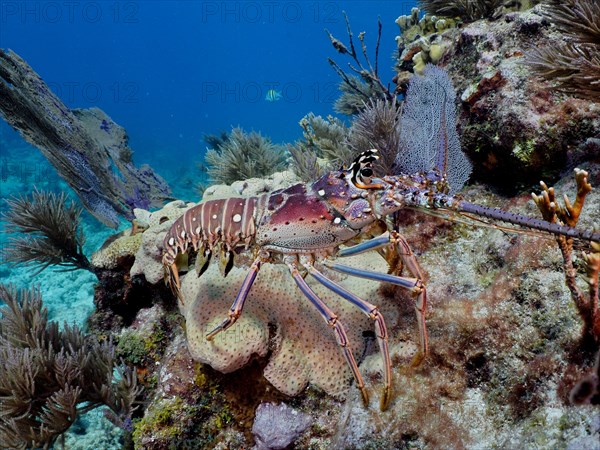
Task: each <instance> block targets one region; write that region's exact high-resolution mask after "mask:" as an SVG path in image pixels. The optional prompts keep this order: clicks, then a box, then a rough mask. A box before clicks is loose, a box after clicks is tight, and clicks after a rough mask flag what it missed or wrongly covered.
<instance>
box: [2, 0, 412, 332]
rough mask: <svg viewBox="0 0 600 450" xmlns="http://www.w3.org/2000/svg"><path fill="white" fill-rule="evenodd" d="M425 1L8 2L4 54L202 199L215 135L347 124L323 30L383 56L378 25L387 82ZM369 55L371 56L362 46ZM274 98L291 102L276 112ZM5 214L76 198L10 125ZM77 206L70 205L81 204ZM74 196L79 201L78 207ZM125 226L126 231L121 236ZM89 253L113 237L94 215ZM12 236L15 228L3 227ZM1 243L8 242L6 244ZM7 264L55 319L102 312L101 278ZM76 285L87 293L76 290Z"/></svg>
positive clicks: (281, 135) (6, 270)
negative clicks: (104, 118) (24, 198)
mask: <svg viewBox="0 0 600 450" xmlns="http://www.w3.org/2000/svg"><path fill="white" fill-rule="evenodd" d="M414 5H415V2H414V1H407V2H402V1H393V2H392V1H367V0H362V1H110V0H109V1H81V2H79V1H78V2H56V1H6V0H3V1H2V2H0V47H1V48H4V49H12V50H13V51H15V52H16V53H18V54H19V55H20V56H21V57H23V58H24V59H25V60H26V61H27V62H28V63H29V64H30V65H31V66H32V67H33V68H34V70H36V71H37V72H38V73H39V74H40V75H41V77H42V78H43V79H44V80H45V81H46V83H47V84H48V85H49V86H50V87H51V89H52V90H53V91H54V93H56V94H57V95H58V96H59V97H60V98H61V100H62V101H63V102H64V103H65V104H66V105H67V106H69V107H70V108H89V107H93V106H97V107H99V108H101V109H103V110H104V111H105V112H106V113H107V114H108V115H110V116H111V117H112V118H113V120H115V121H116V122H117V123H118V124H120V125H122V126H124V127H125V128H126V130H127V131H128V134H129V138H130V146H131V147H132V149H133V150H134V162H135V163H136V164H137V165H138V166H139V165H141V164H142V163H148V164H150V165H151V166H152V167H153V168H154V169H155V170H156V171H157V172H158V173H159V174H161V175H162V176H163V177H164V178H165V179H166V180H167V181H168V182H169V184H170V185H171V187H172V189H173V191H174V194H175V196H179V197H184V198H187V199H189V200H194V199H196V198H197V193H196V192H195V185H196V183H197V182H198V181H202V177H203V174H202V173H201V172H200V171H199V170H198V169H197V167H196V163H198V162H201V161H202V160H203V155H204V153H205V150H206V149H205V143H204V141H203V136H204V135H206V134H211V133H220V132H221V131H230V130H231V128H232V127H234V126H241V127H243V128H244V129H246V130H255V131H259V132H261V133H262V134H263V135H266V136H270V137H271V138H272V139H273V141H274V142H278V143H285V142H293V141H294V140H295V139H297V138H299V137H300V136H301V129H300V127H299V126H298V121H299V120H300V119H301V118H302V117H303V116H304V115H306V114H307V113H309V112H313V113H315V114H320V115H328V114H335V113H334V110H333V102H334V101H335V99H336V98H337V97H338V95H339V93H338V88H337V86H338V83H339V77H338V76H337V75H336V74H335V72H334V71H333V69H332V68H331V67H330V65H329V64H328V62H327V58H328V57H332V58H334V59H335V60H336V61H337V62H338V63H339V64H340V65H341V66H342V67H346V64H347V63H348V62H350V59H349V58H345V57H343V56H342V55H339V54H337V52H335V50H334V49H333V48H332V46H331V43H330V41H329V38H328V37H327V34H326V32H325V29H328V30H329V31H330V32H331V33H332V34H333V35H334V36H336V37H337V38H339V39H340V40H342V41H343V42H346V43H347V32H346V22H345V19H344V15H343V12H344V11H345V12H346V13H347V15H348V17H349V20H350V23H351V27H352V31H353V33H354V36H355V41H356V44H357V45H358V40H357V39H356V36H357V35H358V33H359V32H361V31H365V32H366V43H367V46H368V50H369V54H370V56H371V58H373V56H374V50H375V43H376V40H377V19H378V17H379V18H381V21H382V24H383V28H382V36H381V45H380V49H379V72H380V76H381V79H382V80H390V81H391V78H392V76H393V71H392V55H393V53H394V51H395V39H394V38H395V36H396V35H397V34H398V33H399V29H398V27H397V25H396V24H395V23H394V20H395V19H396V18H397V17H398V16H399V15H402V14H409V13H410V9H411V8H412V7H413V6H414ZM357 50H359V51H360V49H359V48H357ZM269 90H274V91H277V92H279V93H280V94H281V96H280V98H279V99H278V100H277V101H267V100H266V98H265V97H266V96H267V93H268V91H269ZM0 159H1V162H2V165H3V168H4V171H3V176H2V179H1V180H0V183H1V184H0V196H1V200H2V201H1V202H0V210H5V209H6V204H5V202H4V201H3V200H4V199H5V198H9V197H11V196H13V195H25V194H29V193H30V192H31V191H32V190H33V189H34V186H37V187H38V188H41V189H46V190H52V191H55V192H60V191H66V192H69V191H70V190H69V187H68V186H67V185H66V183H64V181H62V180H61V179H60V178H59V177H58V176H57V175H56V173H55V171H54V169H53V168H52V167H51V166H50V165H49V164H48V163H47V162H46V160H45V159H44V157H43V156H42V155H41V153H40V152H39V151H38V150H37V149H35V148H34V147H31V146H30V145H29V144H27V143H26V142H25V141H24V140H23V139H22V138H21V137H20V136H19V135H18V134H17V133H16V132H15V131H13V130H12V128H10V127H9V126H8V125H7V124H6V123H5V122H4V121H1V120H0ZM71 194H72V193H71ZM73 197H75V196H73ZM125 226H126V224H125V223H123V227H125ZM83 229H84V232H85V234H86V236H87V241H86V247H85V251H86V253H87V254H88V255H90V254H91V253H92V252H93V251H95V250H96V249H98V248H99V247H100V245H101V244H102V242H103V241H104V240H105V239H106V238H107V237H108V236H110V235H111V234H112V233H113V232H114V231H113V230H110V229H107V228H106V227H103V226H102V225H101V224H99V223H98V222H97V221H96V220H94V219H93V218H92V217H91V216H90V215H89V214H87V213H84V216H83ZM3 230H4V229H3ZM0 245H2V246H3V247H5V246H6V245H9V244H8V241H7V236H6V233H4V232H3V233H2V236H1V237H0ZM34 272H35V268H34V269H33V270H32V269H31V268H20V267H16V268H11V267H8V266H7V265H0V275H1V277H2V281H3V282H15V283H17V284H18V285H19V286H23V287H26V286H29V285H31V284H39V285H40V286H41V289H42V292H43V294H44V300H45V303H46V305H47V306H48V308H49V311H50V317H51V318H53V319H56V320H59V321H61V322H62V321H63V320H67V321H70V322H73V321H75V322H77V323H79V324H83V323H84V321H85V317H86V316H87V315H88V314H89V313H90V312H91V310H92V308H93V303H92V298H93V284H94V277H93V276H92V275H90V274H87V273H83V272H81V271H79V272H72V273H68V274H62V273H58V272H55V271H53V270H52V269H48V270H45V271H44V272H42V273H41V274H39V275H36V276H32V274H33V273H34ZM74 287H76V289H74Z"/></svg>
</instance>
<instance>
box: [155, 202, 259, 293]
mask: <svg viewBox="0 0 600 450" xmlns="http://www.w3.org/2000/svg"><path fill="white" fill-rule="evenodd" d="M256 204H257V198H256V197H249V198H228V199H222V200H211V201H208V202H205V203H200V204H199V205H196V206H194V207H192V208H190V209H188V210H187V211H186V212H185V213H184V214H183V215H182V216H181V217H180V218H178V219H177V220H176V221H175V222H174V223H173V225H172V226H171V228H170V229H169V230H168V231H167V234H166V235H165V238H164V240H163V264H164V265H165V280H166V281H167V283H168V284H169V285H171V287H172V289H173V292H174V293H175V294H176V295H177V296H178V297H179V298H180V299H181V298H182V297H181V293H180V292H179V286H180V285H179V276H178V275H177V267H176V264H175V260H176V259H177V256H178V255H180V254H184V253H186V252H187V251H188V249H189V248H191V249H193V250H194V251H196V252H198V254H197V258H196V272H197V274H198V276H200V275H202V274H203V273H204V272H205V271H206V269H207V268H208V265H209V263H210V260H211V256H212V254H213V253H214V252H215V251H217V252H218V254H219V255H220V256H219V267H220V269H221V272H222V274H223V275H224V276H226V275H227V274H228V273H229V271H230V270H231V269H232V268H233V266H234V262H235V261H234V257H235V254H236V251H235V250H236V248H237V247H239V246H244V247H245V248H248V247H249V245H250V244H251V242H253V240H254V235H255V233H256V221H255V214H256V210H257V208H256Z"/></svg>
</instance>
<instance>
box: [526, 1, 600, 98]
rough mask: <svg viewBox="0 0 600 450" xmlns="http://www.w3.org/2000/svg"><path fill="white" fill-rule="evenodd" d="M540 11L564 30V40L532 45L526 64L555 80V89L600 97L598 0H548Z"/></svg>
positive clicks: (599, 11) (584, 96) (599, 13)
mask: <svg viewBox="0 0 600 450" xmlns="http://www.w3.org/2000/svg"><path fill="white" fill-rule="evenodd" d="M543 15H544V16H545V17H546V18H547V19H548V20H549V21H550V22H552V23H553V24H554V25H556V27H557V28H558V29H559V30H560V31H561V32H562V33H563V34H564V36H565V40H564V41H563V42H560V43H557V44H553V45H548V46H542V47H538V48H535V49H534V50H532V51H530V52H529V53H528V54H527V64H528V65H529V66H530V67H531V68H533V70H534V71H535V72H537V73H538V75H541V76H542V77H544V78H546V79H548V80H552V81H555V82H556V85H555V86H553V88H554V89H556V90H558V91H561V92H565V93H569V94H572V95H575V96H577V97H581V98H585V99H589V100H598V98H600V1H598V0H567V1H562V0H547V1H546V2H545V4H544V9H543Z"/></svg>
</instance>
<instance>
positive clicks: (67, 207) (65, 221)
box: [3, 190, 94, 272]
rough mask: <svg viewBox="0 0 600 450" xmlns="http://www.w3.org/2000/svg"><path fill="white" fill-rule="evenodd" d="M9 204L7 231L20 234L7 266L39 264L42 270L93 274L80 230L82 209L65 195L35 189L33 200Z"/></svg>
mask: <svg viewBox="0 0 600 450" xmlns="http://www.w3.org/2000/svg"><path fill="white" fill-rule="evenodd" d="M6 202H7V203H8V206H9V210H8V212H6V213H4V214H3V218H4V220H6V222H7V226H6V230H7V231H8V232H14V233H21V235H20V236H19V237H14V238H11V239H10V240H9V246H8V248H7V249H6V252H5V257H6V262H7V263H9V264H13V265H17V264H25V265H39V266H40V271H41V270H43V269H45V268H47V267H49V266H59V267H63V268H65V270H75V269H85V270H89V271H91V272H93V271H94V270H93V268H92V266H91V265H90V262H89V261H88V259H87V257H86V256H85V254H84V253H83V244H84V241H85V239H84V236H83V233H82V231H81V229H80V228H79V223H80V216H81V212H82V208H80V207H79V206H77V205H76V204H75V202H73V201H71V202H70V203H68V198H67V196H66V195H65V193H64V192H63V193H61V194H58V195H57V194H54V193H52V192H45V191H38V190H36V191H34V192H33V193H32V194H31V197H16V198H13V199H8V200H6Z"/></svg>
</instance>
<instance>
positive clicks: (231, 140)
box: [204, 127, 286, 184]
mask: <svg viewBox="0 0 600 450" xmlns="http://www.w3.org/2000/svg"><path fill="white" fill-rule="evenodd" d="M204 159H205V162H206V170H207V172H208V175H209V177H210V178H211V179H212V181H214V182H217V183H225V184H231V183H233V182H234V181H238V180H246V179H248V178H259V177H265V176H267V175H271V174H272V173H274V172H277V171H278V170H283V169H285V167H286V153H285V150H284V149H283V147H281V146H279V145H275V144H273V143H272V142H271V139H269V138H268V137H264V136H262V135H261V134H260V133H257V132H255V131H252V132H250V133H246V132H245V131H244V130H242V129H241V128H239V127H236V128H234V129H233V130H232V131H231V133H230V134H229V136H228V138H227V139H223V138H221V139H220V141H219V143H218V145H217V146H216V148H211V149H208V150H207V152H206V155H205V157H204Z"/></svg>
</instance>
